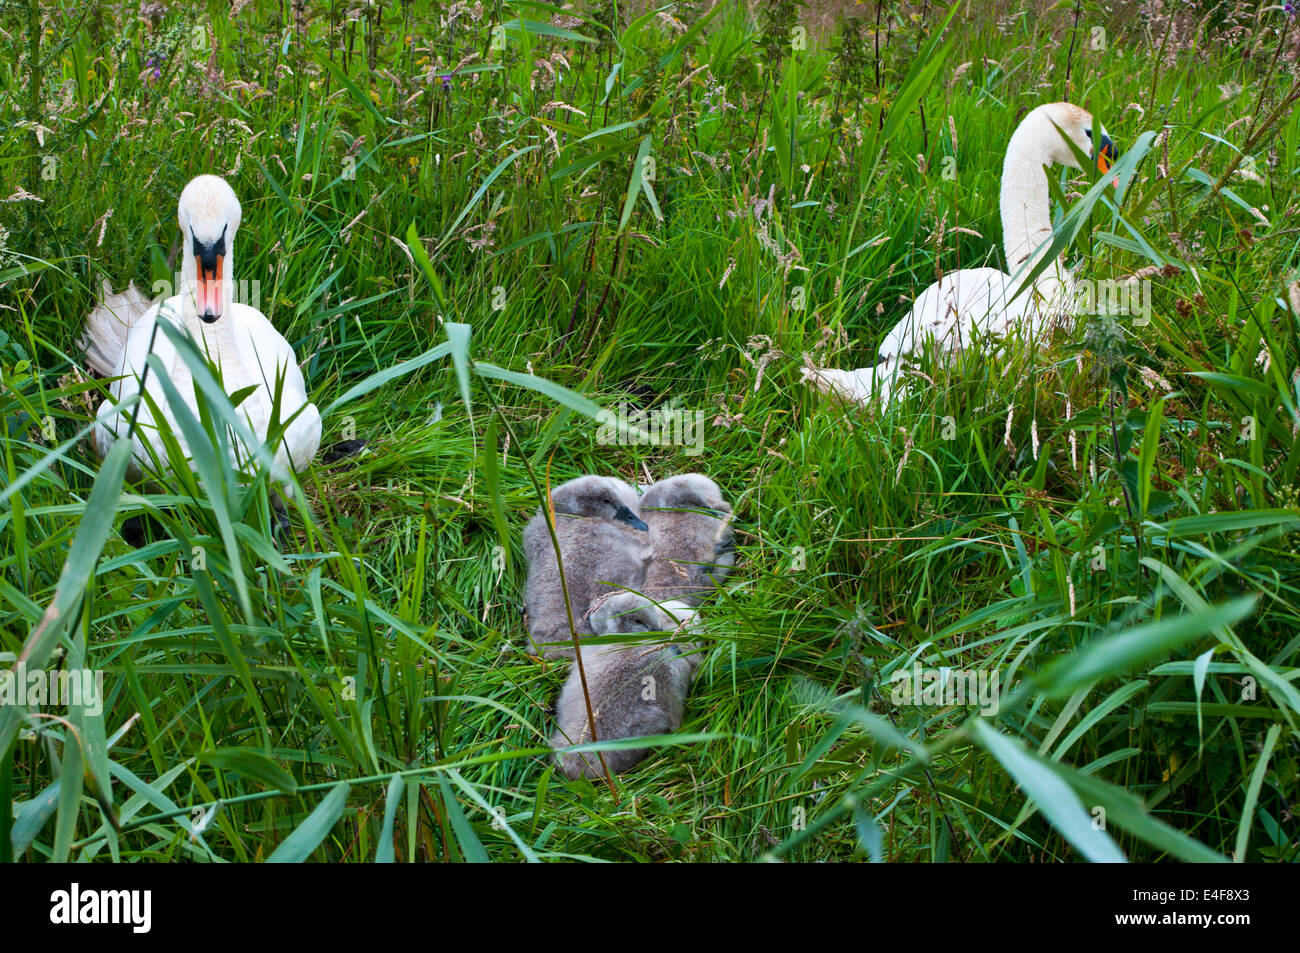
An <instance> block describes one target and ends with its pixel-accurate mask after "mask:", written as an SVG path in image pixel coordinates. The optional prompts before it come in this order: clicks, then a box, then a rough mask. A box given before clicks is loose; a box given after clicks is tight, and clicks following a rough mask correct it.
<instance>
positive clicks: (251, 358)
mask: <svg viewBox="0 0 1300 953" xmlns="http://www.w3.org/2000/svg"><path fill="white" fill-rule="evenodd" d="M231 318H232V319H233V320H234V322H235V329H234V330H235V347H236V351H237V354H238V357H239V362H240V363H241V364H242V365H243V366H244V367H245V368H246V369H247V370H248V372H249V373H250V374H251V375H252V376H253V377H255V378H257V379H258V380H259V381H262V382H263V383H265V385H266V389H267V391H268V393H271V394H274V393H275V387H276V379H277V378H278V377H280V376H281V375H283V377H284V394H285V396H286V398H288V397H289V396H291V395H292V396H293V397H295V398H297V401H298V402H301V401H305V400H306V399H307V382H306V381H305V380H304V378H303V376H302V370H301V368H299V367H298V358H297V356H296V355H295V354H294V353H293V347H292V346H290V344H289V342H288V341H286V340H285V339H284V335H283V334H281V333H280V332H279V331H277V330H276V329H275V326H274V325H273V324H271V322H270V321H269V320H267V317H266V315H264V314H263V313H262V312H261V311H258V310H257V309H256V308H250V307H249V306H248V305H243V304H238V303H237V304H235V306H234V308H233V309H232V310H231Z"/></svg>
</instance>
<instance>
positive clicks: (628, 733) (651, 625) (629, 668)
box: [551, 592, 700, 778]
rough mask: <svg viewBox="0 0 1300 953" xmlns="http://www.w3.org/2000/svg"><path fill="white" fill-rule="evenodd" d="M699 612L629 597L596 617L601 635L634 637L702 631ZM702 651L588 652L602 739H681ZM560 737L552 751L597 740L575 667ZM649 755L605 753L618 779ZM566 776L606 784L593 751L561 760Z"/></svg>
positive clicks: (656, 646) (596, 648) (666, 647)
mask: <svg viewBox="0 0 1300 953" xmlns="http://www.w3.org/2000/svg"><path fill="white" fill-rule="evenodd" d="M696 615H697V610H696V609H694V608H693V607H691V606H688V605H686V604H685V603H683V602H669V603H664V604H662V605H656V604H655V603H653V602H651V601H650V600H649V599H647V598H645V597H644V596H641V595H638V594H637V593H632V592H624V593H619V594H617V595H614V596H610V597H609V598H607V599H605V600H604V601H603V602H602V603H601V604H600V605H599V606H598V607H597V608H596V610H595V611H594V612H593V613H592V626H593V628H594V629H595V632H596V633H597V634H600V635H618V634H630V633H635V632H672V631H675V630H678V629H681V628H685V629H686V630H687V631H690V632H694V631H696V627H697V626H696ZM698 650H699V644H698V643H686V644H676V643H667V644H665V643H655V642H637V643H612V644H608V645H584V646H582V648H581V650H580V651H581V652H582V664H583V668H584V670H585V672H586V675H587V691H588V693H589V694H590V696H591V709H592V713H593V714H594V715H595V718H596V739H597V740H598V741H614V740H617V739H619V738H641V737H646V736H648V735H663V734H668V733H669V732H673V731H676V730H677V729H678V728H680V727H681V725H682V713H683V711H684V710H685V708H686V696H687V694H688V693H689V692H690V687H691V681H692V679H693V678H694V677H695V670H696V669H697V668H698V667H699V664H700V653H699V651H698ZM555 713H556V723H557V725H558V727H559V730H558V731H557V732H556V733H555V736H554V737H552V738H551V746H552V747H554V748H563V747H567V746H569V745H577V744H584V743H586V742H589V741H591V740H592V735H591V727H590V726H591V723H590V721H589V720H588V717H587V702H586V699H585V698H584V697H583V694H582V679H581V677H580V676H579V674H578V667H577V666H576V665H575V666H573V668H572V670H571V671H570V672H569V677H568V679H567V680H566V681H565V683H564V688H563V689H562V690H561V691H560V698H559V701H557V702H556V705H555ZM649 753H650V749H649V748H624V749H621V750H617V751H606V752H604V755H605V763H606V764H607V765H609V769H610V770H611V771H613V772H614V773H615V774H621V773H622V772H624V771H626V770H628V769H629V768H631V767H633V766H635V765H637V764H639V763H640V762H641V761H642V760H644V759H645V757H646V756H647V755H648V754H649ZM556 760H557V761H558V763H559V766H560V770H561V771H562V772H563V773H564V774H565V776H566V777H569V778H577V777H579V776H583V775H585V776H586V777H589V778H596V777H601V776H602V775H603V774H604V769H603V768H602V767H601V763H600V756H599V755H598V754H597V753H596V752H594V751H586V752H582V753H570V752H564V753H560V754H557V755H556Z"/></svg>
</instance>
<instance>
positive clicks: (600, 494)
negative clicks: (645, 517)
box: [551, 476, 649, 531]
mask: <svg viewBox="0 0 1300 953" xmlns="http://www.w3.org/2000/svg"><path fill="white" fill-rule="evenodd" d="M551 501H552V502H553V503H554V504H555V512H556V513H563V514H566V515H568V516H582V517H586V518H588V519H601V520H613V521H615V522H619V523H626V524H627V525H628V526H631V527H632V528H634V529H639V530H642V531H645V530H647V529H649V527H648V526H646V524H645V523H643V522H642V521H641V518H640V517H639V516H637V514H636V510H637V500H636V491H635V490H633V489H632V488H631V487H630V486H628V485H627V484H626V483H624V482H623V481H622V480H616V479H614V478H613V477H602V476H581V477H577V478H576V479H573V480H570V481H569V482H567V483H562V484H560V485H559V486H557V487H556V488H555V489H554V490H552V491H551Z"/></svg>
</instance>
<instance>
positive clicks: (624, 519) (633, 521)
mask: <svg viewBox="0 0 1300 953" xmlns="http://www.w3.org/2000/svg"><path fill="white" fill-rule="evenodd" d="M614 519H616V520H618V521H619V522H620V523H626V524H627V525H628V526H631V527H632V528H633V529H639V530H641V531H642V532H649V531H650V527H649V526H647V525H646V524H645V522H644V521H643V520H642V519H641V518H640V517H639V516H637V515H636V514H635V513H633V512H632V511H631V510H630V509H628V508H627V507H626V506H620V507H619V508H618V509H617V510H615V511H614Z"/></svg>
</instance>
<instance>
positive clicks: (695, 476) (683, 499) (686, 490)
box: [641, 473, 731, 517]
mask: <svg viewBox="0 0 1300 953" xmlns="http://www.w3.org/2000/svg"><path fill="white" fill-rule="evenodd" d="M641 509H642V510H643V511H648V510H656V509H659V510H709V511H712V512H713V513H714V514H715V515H717V516H723V517H725V516H729V515H730V514H731V504H730V503H728V502H727V501H726V500H724V499H723V498H722V491H721V490H720V489H718V484H716V483H714V482H713V481H712V480H710V479H709V478H708V477H706V476H705V475H704V474H703V473H683V474H681V475H680V476H675V477H669V478H668V479H666V480H660V481H659V482H658V483H656V484H655V485H654V486H652V487H650V489H648V490H646V492H645V496H643V497H642V498H641Z"/></svg>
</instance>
